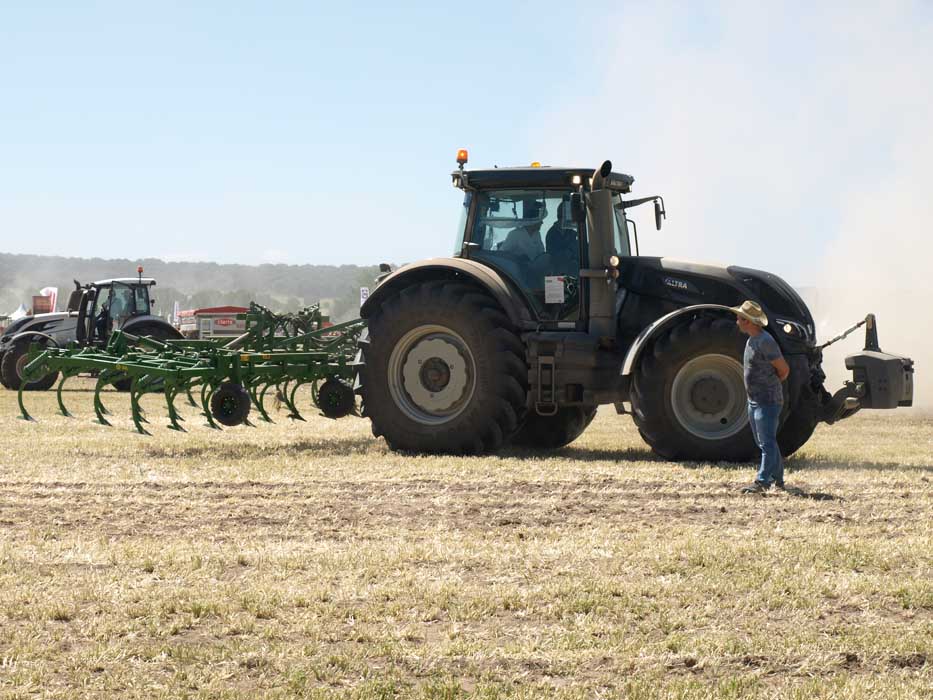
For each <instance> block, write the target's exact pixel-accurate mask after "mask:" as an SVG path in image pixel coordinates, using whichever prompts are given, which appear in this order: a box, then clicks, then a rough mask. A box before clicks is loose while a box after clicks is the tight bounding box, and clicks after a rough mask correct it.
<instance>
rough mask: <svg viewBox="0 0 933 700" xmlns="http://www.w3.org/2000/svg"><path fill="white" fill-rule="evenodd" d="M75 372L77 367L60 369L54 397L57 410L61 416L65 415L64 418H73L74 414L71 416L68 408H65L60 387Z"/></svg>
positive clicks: (76, 372)
mask: <svg viewBox="0 0 933 700" xmlns="http://www.w3.org/2000/svg"><path fill="white" fill-rule="evenodd" d="M77 374H78V370H77V369H75V370H70V371H69V370H65V371H62V378H61V381H60V382H59V383H58V388H57V389H56V390H55V398H56V399H57V400H58V410H59V412H60V413H61V414H62V415H63V416H65V418H74V416H72V415H71V414H70V413H69V412H68V409H67V408H65V402H64V401H63V400H62V387H63V386H65V382H67V381H68V380H69V379H71V378H72V377H74V376H75V375H77Z"/></svg>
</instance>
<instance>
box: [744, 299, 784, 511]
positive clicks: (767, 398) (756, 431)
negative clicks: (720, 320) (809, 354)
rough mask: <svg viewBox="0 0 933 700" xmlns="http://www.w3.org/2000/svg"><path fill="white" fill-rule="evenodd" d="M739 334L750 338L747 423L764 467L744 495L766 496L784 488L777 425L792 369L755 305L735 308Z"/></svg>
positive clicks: (746, 356) (747, 364) (761, 467)
mask: <svg viewBox="0 0 933 700" xmlns="http://www.w3.org/2000/svg"><path fill="white" fill-rule="evenodd" d="M732 310H733V311H734V312H735V315H736V316H737V317H738V318H737V319H736V324H738V326H739V330H740V331H742V332H743V333H745V334H746V335H748V342H747V343H746V344H745V362H744V364H745V391H746V393H747V394H748V422H749V424H750V425H751V428H752V435H753V436H754V438H755V442H756V443H757V445H758V447H760V448H761V466H760V468H759V469H758V475H757V476H756V477H755V482H754V483H753V484H752V485H751V486H746V487H745V488H743V489H742V493H764V492H765V491H767V490H768V489H769V488H771V487H772V486H776V487H777V488H779V489H783V488H784V463H783V461H782V459H781V450H780V448H779V447H778V443H777V430H778V423H779V422H780V420H781V409H782V408H783V406H784V390H783V388H782V387H781V382H783V381H784V380H785V379H787V376H788V375H789V374H790V367H789V366H788V364H787V361H786V360H785V359H784V356H783V355H782V354H781V349H780V348H779V347H778V344H777V341H775V340H774V338H773V337H772V336H771V334H770V333H768V331H766V330H765V329H764V327H765V326H767V325H768V317H767V316H766V315H765V312H764V311H762V309H761V306H759V305H758V304H757V303H755V302H754V301H746V302H743V304H742V305H741V306H735V307H733V308H732Z"/></svg>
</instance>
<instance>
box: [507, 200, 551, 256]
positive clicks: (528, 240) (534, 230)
mask: <svg viewBox="0 0 933 700" xmlns="http://www.w3.org/2000/svg"><path fill="white" fill-rule="evenodd" d="M546 215H547V214H546V213H544V212H542V211H541V205H540V204H539V203H538V202H537V201H534V200H532V201H528V202H525V203H524V204H523V211H522V218H523V219H524V220H526V221H528V220H529V219H530V220H532V221H531V223H527V224H525V225H524V226H519V227H518V228H513V229H512V230H511V231H509V235H508V236H506V237H505V240H504V241H503V242H502V246H501V247H500V248H499V250H501V251H503V252H505V253H514V254H515V255H521V256H524V257H526V258H528V259H529V260H534V259H535V258H537V257H538V256H539V255H543V254H544V244H543V243H542V242H541V222H542V221H543V220H544V217H545V216H546Z"/></svg>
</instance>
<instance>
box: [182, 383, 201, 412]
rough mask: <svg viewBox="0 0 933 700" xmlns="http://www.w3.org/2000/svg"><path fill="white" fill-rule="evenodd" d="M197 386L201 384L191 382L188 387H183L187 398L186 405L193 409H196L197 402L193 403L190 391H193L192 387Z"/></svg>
mask: <svg viewBox="0 0 933 700" xmlns="http://www.w3.org/2000/svg"><path fill="white" fill-rule="evenodd" d="M199 384H201V382H199V381H193V382H191V383H190V384H189V385H188V386H186V387H185V395H186V396H187V397H188V405H189V406H193V407H194V408H197V407H198V402H197V401H195V400H194V397H193V396H192V395H191V390H192V389H194V387H196V386H198V385H199Z"/></svg>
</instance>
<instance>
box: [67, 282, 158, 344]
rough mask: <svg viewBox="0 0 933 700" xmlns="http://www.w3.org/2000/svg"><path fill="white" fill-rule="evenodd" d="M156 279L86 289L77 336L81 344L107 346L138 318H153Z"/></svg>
mask: <svg viewBox="0 0 933 700" xmlns="http://www.w3.org/2000/svg"><path fill="white" fill-rule="evenodd" d="M155 283H156V282H155V280H154V279H152V278H146V277H142V276H140V277H136V278H132V277H128V278H121V279H110V280H102V281H99V282H94V283H93V284H89V285H87V287H85V288H84V289H83V290H82V296H81V301H80V302H79V304H78V321H77V329H76V331H77V332H76V336H77V340H78V341H79V342H80V343H82V344H83V343H88V344H105V343H106V342H107V339H108V338H109V337H110V334H111V333H113V331H115V330H119V329H121V328H124V327H126V325H127V324H128V323H129V322H131V321H132V320H135V319H140V318H142V317H147V318H149V317H151V315H152V299H151V298H150V294H149V290H150V288H151V287H152V286H153V285H155Z"/></svg>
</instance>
